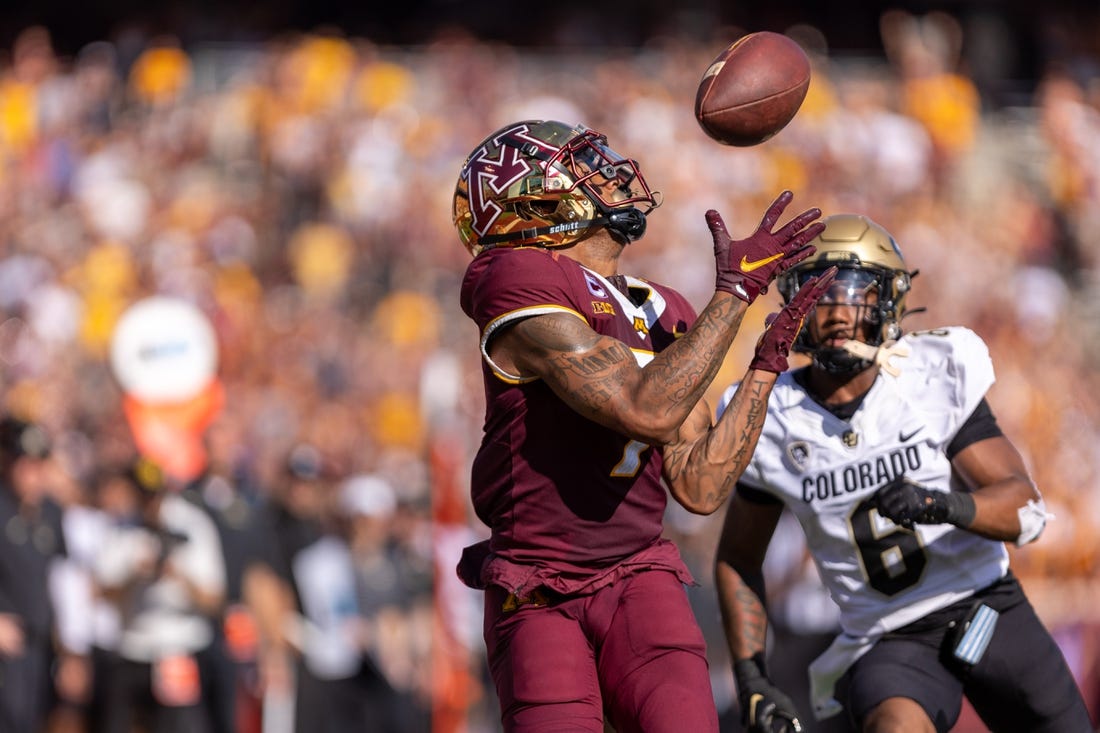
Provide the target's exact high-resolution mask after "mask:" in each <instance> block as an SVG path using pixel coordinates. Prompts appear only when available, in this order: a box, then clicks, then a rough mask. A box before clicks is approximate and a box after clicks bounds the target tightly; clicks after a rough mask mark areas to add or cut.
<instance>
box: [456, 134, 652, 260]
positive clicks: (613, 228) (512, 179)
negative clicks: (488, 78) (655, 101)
mask: <svg viewBox="0 0 1100 733" xmlns="http://www.w3.org/2000/svg"><path fill="white" fill-rule="evenodd" d="M659 205H660V194H658V193H655V192H653V191H650V189H649V186H648V184H646V181H645V178H644V177H643V176H642V172H641V170H640V169H639V168H638V164H637V163H636V162H634V161H633V160H630V159H628V158H624V157H622V156H621V155H619V154H618V153H616V152H615V151H614V150H612V149H611V148H609V147H608V146H607V138H606V137H605V136H604V135H601V134H600V133H598V132H596V131H595V130H591V129H589V128H587V127H585V126H584V125H567V124H565V123H563V122H556V121H553V120H526V121H523V122H516V123H513V124H511V125H508V126H506V127H503V128H501V129H499V130H497V131H496V132H494V133H493V134H492V135H490V136H489V137H487V138H485V140H483V141H482V142H481V143H480V144H479V145H478V146H477V147H476V148H475V149H474V151H473V152H472V153H471V154H470V155H469V157H468V158H467V159H466V162H465V164H463V166H462V172H461V174H459V177H458V184H457V185H456V186H455V194H454V205H453V216H454V223H455V226H456V227H457V228H458V233H459V236H460V237H461V238H462V243H463V244H464V245H465V246H466V249H467V250H469V251H470V253H471V254H473V255H475V256H476V255H477V254H479V253H480V252H481V251H482V250H485V249H489V248H492V247H498V246H507V247H516V246H521V245H536V246H539V247H550V248H553V247H565V246H568V245H570V244H573V243H575V242H578V241H580V240H581V239H583V238H584V237H585V236H587V235H588V234H590V233H591V232H593V231H594V230H596V229H599V228H601V227H606V228H607V229H608V230H610V232H611V233H612V235H613V236H615V237H616V239H617V240H618V241H620V242H623V243H624V244H625V243H628V242H633V241H635V240H637V239H640V238H641V237H642V235H643V234H645V228H646V215H647V214H649V212H650V211H652V210H653V209H655V208H657V206H659Z"/></svg>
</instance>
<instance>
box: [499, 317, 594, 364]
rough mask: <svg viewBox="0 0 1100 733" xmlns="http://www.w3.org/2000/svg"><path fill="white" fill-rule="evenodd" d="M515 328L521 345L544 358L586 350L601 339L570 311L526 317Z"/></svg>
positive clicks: (517, 339)
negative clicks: (557, 353)
mask: <svg viewBox="0 0 1100 733" xmlns="http://www.w3.org/2000/svg"><path fill="white" fill-rule="evenodd" d="M512 330H513V332H514V335H515V337H516V341H517V342H518V343H517V344H516V345H517V347H519V348H522V349H524V350H526V351H530V352H533V353H535V354H538V355H539V356H542V357H545V356H547V355H549V354H553V353H554V352H561V351H565V352H575V351H585V350H586V349H590V348H592V347H593V346H594V345H595V344H596V342H597V341H599V340H600V335H599V334H598V333H596V332H595V331H593V330H592V329H591V327H589V325H588V324H587V323H585V322H584V321H582V320H581V319H580V318H577V317H576V316H574V315H570V314H568V313H548V314H546V315H541V316H534V317H532V318H525V319H524V320H522V321H520V322H518V323H517V324H516V325H515V326H513V329H512Z"/></svg>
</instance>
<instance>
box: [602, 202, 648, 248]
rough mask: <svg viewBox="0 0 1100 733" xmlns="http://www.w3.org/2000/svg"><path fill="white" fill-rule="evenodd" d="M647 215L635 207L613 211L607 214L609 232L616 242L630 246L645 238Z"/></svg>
mask: <svg viewBox="0 0 1100 733" xmlns="http://www.w3.org/2000/svg"><path fill="white" fill-rule="evenodd" d="M645 228H646V217H645V214H644V213H643V212H642V211H641V210H640V209H636V208H634V207H633V206H632V207H630V208H629V209H617V210H615V209H613V210H611V211H609V212H608V213H607V231H608V232H610V233H611V236H612V237H613V238H614V239H615V241H616V242H619V243H620V244H630V243H631V242H637V241H638V240H639V239H641V238H642V237H643V236H645Z"/></svg>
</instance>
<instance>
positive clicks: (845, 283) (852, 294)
mask: <svg viewBox="0 0 1100 733" xmlns="http://www.w3.org/2000/svg"><path fill="white" fill-rule="evenodd" d="M821 273H822V270H806V271H804V272H800V273H799V274H798V287H799V289H801V288H802V286H803V285H805V284H806V281H807V280H809V279H810V278H811V277H814V276H816V275H820V274H821ZM878 286H879V279H878V276H877V275H876V274H875V273H873V272H870V271H868V270H856V269H852V268H841V269H840V270H839V271H838V272H837V274H836V278H835V279H834V280H833V282H832V283H830V285H829V289H828V290H826V291H825V293H824V294H823V295H822V296H821V298H820V299H819V300H818V301H817V302H818V303H819V304H821V305H866V304H867V295H868V294H869V293H871V292H872V291H873V292H876V293H877V292H878ZM792 295H793V294H792Z"/></svg>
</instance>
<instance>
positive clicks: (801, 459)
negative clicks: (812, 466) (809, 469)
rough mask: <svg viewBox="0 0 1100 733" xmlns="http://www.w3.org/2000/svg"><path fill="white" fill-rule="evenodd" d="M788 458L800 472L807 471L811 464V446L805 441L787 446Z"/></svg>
mask: <svg viewBox="0 0 1100 733" xmlns="http://www.w3.org/2000/svg"><path fill="white" fill-rule="evenodd" d="M787 458H789V459H790V460H791V463H793V464H794V465H795V467H796V468H798V470H800V471H805V470H806V466H807V465H809V463H810V445H809V443H807V442H806V441H804V440H798V441H795V442H794V443H791V444H790V445H788V446H787Z"/></svg>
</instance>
